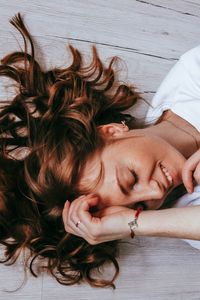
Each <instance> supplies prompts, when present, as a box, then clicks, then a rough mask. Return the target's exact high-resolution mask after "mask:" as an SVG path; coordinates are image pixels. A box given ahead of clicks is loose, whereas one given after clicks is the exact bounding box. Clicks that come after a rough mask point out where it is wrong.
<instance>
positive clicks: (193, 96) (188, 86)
mask: <svg viewBox="0 0 200 300" xmlns="http://www.w3.org/2000/svg"><path fill="white" fill-rule="evenodd" d="M151 104H152V107H153V108H149V111H148V112H147V115H146V120H147V121H148V120H150V121H151V119H152V118H153V119H158V118H159V117H160V116H161V115H162V113H163V111H165V110H167V109H171V110H172V111H173V112H174V113H176V114H177V115H179V116H180V117H182V118H184V119H185V120H187V121H188V122H189V123H191V124H192V125H193V126H194V127H196V128H197V130H199V131H200V46H198V47H196V48H193V49H191V50H189V51H187V52H186V53H184V54H183V55H181V57H180V59H179V60H178V62H176V63H175V65H174V66H173V67H172V69H171V70H170V71H169V73H168V74H167V76H166V77H165V78H164V80H163V81H162V83H161V85H160V86H159V88H158V90H157V92H156V94H155V95H154V97H153V99H152V102H151Z"/></svg>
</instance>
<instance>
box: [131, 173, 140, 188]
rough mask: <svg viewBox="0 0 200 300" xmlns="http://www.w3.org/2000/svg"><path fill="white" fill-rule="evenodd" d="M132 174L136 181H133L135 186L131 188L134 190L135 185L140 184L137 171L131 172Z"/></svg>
mask: <svg viewBox="0 0 200 300" xmlns="http://www.w3.org/2000/svg"><path fill="white" fill-rule="evenodd" d="M131 174H132V176H133V178H134V180H133V184H132V186H131V188H132V189H133V188H134V185H135V183H137V182H138V180H139V178H138V176H137V174H136V173H135V171H133V170H131Z"/></svg>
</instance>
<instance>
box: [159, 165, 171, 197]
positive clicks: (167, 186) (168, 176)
mask: <svg viewBox="0 0 200 300" xmlns="http://www.w3.org/2000/svg"><path fill="white" fill-rule="evenodd" d="M160 168H161V170H162V173H163V175H164V176H165V179H166V180H165V185H164V187H165V190H166V191H167V190H169V189H170V188H171V187H172V186H173V185H174V180H173V177H172V175H171V174H170V173H169V171H168V169H167V168H165V167H164V166H163V165H162V164H160Z"/></svg>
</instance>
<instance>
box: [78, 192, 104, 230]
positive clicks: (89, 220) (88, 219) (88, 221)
mask: <svg viewBox="0 0 200 300" xmlns="http://www.w3.org/2000/svg"><path fill="white" fill-rule="evenodd" d="M98 202H99V198H98V197H97V196H95V195H93V196H91V197H89V198H86V199H84V201H83V202H82V203H81V204H80V206H79V208H78V211H77V214H78V216H79V218H80V220H81V222H82V223H83V224H84V225H85V227H86V228H87V230H89V229H90V228H91V226H93V225H94V224H96V223H97V222H99V220H100V219H99V218H96V217H93V215H92V214H91V213H90V212H89V210H90V207H91V206H95V205H97V204H98Z"/></svg>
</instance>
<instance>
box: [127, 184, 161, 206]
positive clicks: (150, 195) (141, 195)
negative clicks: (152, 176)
mask: <svg viewBox="0 0 200 300" xmlns="http://www.w3.org/2000/svg"><path fill="white" fill-rule="evenodd" d="M164 198H165V189H164V187H163V186H161V185H160V183H159V182H157V181H156V180H151V181H150V182H147V183H145V182H141V183H138V184H135V186H134V189H133V191H132V195H131V197H130V202H132V203H130V205H129V207H132V208H133V209H136V208H138V206H140V205H142V206H143V208H144V209H158V208H159V207H161V205H162V204H163V202H164Z"/></svg>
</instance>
